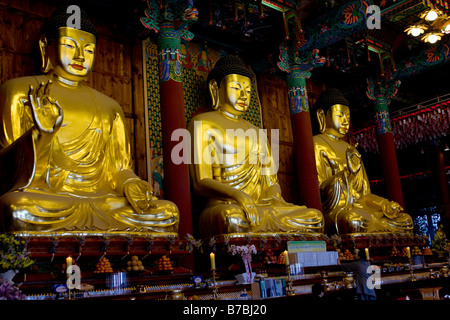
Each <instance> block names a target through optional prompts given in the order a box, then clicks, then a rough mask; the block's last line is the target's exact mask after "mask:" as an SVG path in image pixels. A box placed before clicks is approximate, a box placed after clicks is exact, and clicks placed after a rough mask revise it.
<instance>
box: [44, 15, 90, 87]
mask: <svg viewBox="0 0 450 320" xmlns="http://www.w3.org/2000/svg"><path fill="white" fill-rule="evenodd" d="M67 11H69V12H70V13H67ZM78 13H79V14H78ZM78 13H77V12H75V13H74V12H72V11H70V10H67V7H62V8H61V9H58V10H56V11H55V12H54V14H53V15H52V16H51V18H50V19H49V20H47V22H46V23H45V24H44V26H43V27H42V29H41V38H40V39H39V47H40V51H41V57H42V70H43V71H44V72H48V71H49V70H50V69H53V72H54V73H55V74H56V75H57V76H59V77H61V78H63V79H66V80H69V81H77V82H78V81H81V80H84V79H85V78H86V77H87V76H88V75H89V73H90V72H91V71H92V68H93V67H94V59H95V47H96V43H97V31H96V29H95V27H94V25H93V24H92V23H91V22H90V20H89V18H88V17H87V14H86V13H85V12H84V11H83V10H80V11H78ZM74 14H75V15H76V16H74ZM73 19H79V23H78V24H76V21H75V23H73V22H74V21H73ZM74 25H75V26H76V27H74ZM78 27H79V28H78ZM50 57H52V58H53V60H54V61H50ZM52 62H53V63H52ZM52 64H54V66H52Z"/></svg>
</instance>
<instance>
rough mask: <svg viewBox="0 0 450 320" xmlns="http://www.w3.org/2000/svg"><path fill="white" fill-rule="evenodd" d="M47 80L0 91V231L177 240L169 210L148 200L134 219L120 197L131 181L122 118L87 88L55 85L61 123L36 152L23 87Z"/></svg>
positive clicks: (14, 83) (174, 215)
mask: <svg viewBox="0 0 450 320" xmlns="http://www.w3.org/2000/svg"><path fill="white" fill-rule="evenodd" d="M50 79H52V78H51V76H47V75H43V76H34V77H24V78H17V79H12V80H9V81H7V82H6V83H4V84H3V85H2V87H1V89H0V108H1V110H0V123H1V124H2V130H1V131H0V144H1V146H2V149H1V151H0V161H1V164H2V169H1V170H2V171H4V170H10V172H9V173H8V175H7V176H6V177H5V178H7V180H3V181H2V190H1V192H2V194H4V195H3V196H2V197H1V198H0V217H1V218H2V219H1V221H2V224H3V229H5V230H6V231H24V232H32V233H33V232H35V233H40V232H59V233H70V232H80V231H86V232H88V233H103V232H106V231H107V232H118V233H121V232H122V233H123V232H127V233H128V232H145V233H147V232H177V228H178V209H177V208H176V206H175V205H174V204H172V203H171V202H169V201H164V200H157V199H156V198H152V199H153V200H154V204H155V205H154V207H153V208H150V209H149V210H147V211H146V212H144V213H142V214H138V213H136V212H135V211H134V210H133V208H132V206H131V205H130V203H129V202H128V200H127V198H126V197H124V194H123V189H122V186H123V183H124V182H125V181H126V180H127V179H130V178H137V176H136V175H135V174H134V172H133V171H132V170H131V159H130V149H129V142H128V137H127V133H126V129H125V122H124V115H123V111H122V109H121V107H120V106H119V104H118V103H117V102H115V101H114V100H113V99H111V98H109V97H107V96H105V95H103V94H101V93H99V92H98V91H96V90H94V89H91V88H89V87H87V86H85V85H80V86H78V87H77V88H68V87H67V86H66V85H65V84H63V83H60V82H58V81H54V82H53V85H52V88H51V92H50V94H51V96H52V98H54V99H56V100H58V102H59V104H60V105H61V107H62V108H63V112H64V118H63V123H62V126H61V128H60V129H59V130H58V131H57V132H56V133H55V135H54V136H53V137H52V139H51V141H49V143H48V144H47V145H46V146H45V147H44V148H37V146H36V142H35V139H34V138H33V134H36V133H33V131H32V128H33V126H34V123H33V119H32V115H31V111H30V107H29V106H27V105H25V104H24V101H23V99H27V92H28V86H29V85H33V86H35V87H36V86H37V85H39V83H41V82H44V83H47V81H48V80H50ZM53 80H54V79H53ZM80 102H81V103H80ZM11 159H13V160H11ZM14 159H15V160H14ZM5 165H10V167H9V168H5V167H4V166H5Z"/></svg>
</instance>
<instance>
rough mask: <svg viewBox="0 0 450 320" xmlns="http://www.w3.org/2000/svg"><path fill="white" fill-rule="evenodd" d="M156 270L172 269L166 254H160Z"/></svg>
mask: <svg viewBox="0 0 450 320" xmlns="http://www.w3.org/2000/svg"><path fill="white" fill-rule="evenodd" d="M158 270H159V271H172V270H173V266H172V262H170V259H169V258H168V257H167V256H165V255H164V256H162V257H161V258H159V260H158Z"/></svg>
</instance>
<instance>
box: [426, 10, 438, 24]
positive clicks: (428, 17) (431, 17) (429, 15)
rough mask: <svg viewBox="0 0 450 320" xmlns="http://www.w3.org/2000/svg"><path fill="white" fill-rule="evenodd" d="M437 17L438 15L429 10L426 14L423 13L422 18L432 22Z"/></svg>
mask: <svg viewBox="0 0 450 320" xmlns="http://www.w3.org/2000/svg"><path fill="white" fill-rule="evenodd" d="M438 17H439V13H438V12H437V11H436V10H433V9H431V10H429V11H428V12H427V13H425V15H424V18H425V20H427V21H434V20H436V19H437V18H438Z"/></svg>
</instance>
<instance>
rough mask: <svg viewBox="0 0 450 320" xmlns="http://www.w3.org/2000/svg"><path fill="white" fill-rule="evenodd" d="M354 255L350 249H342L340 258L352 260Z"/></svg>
mask: <svg viewBox="0 0 450 320" xmlns="http://www.w3.org/2000/svg"><path fill="white" fill-rule="evenodd" d="M354 259H355V257H354V256H353V254H352V253H351V252H350V250H348V249H347V250H345V251H344V257H343V259H342V260H354Z"/></svg>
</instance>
